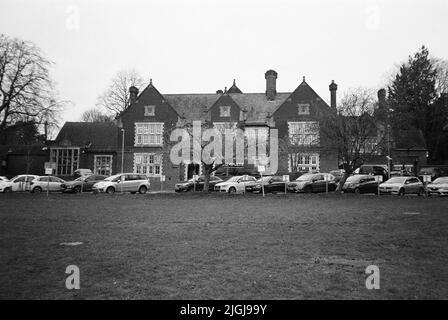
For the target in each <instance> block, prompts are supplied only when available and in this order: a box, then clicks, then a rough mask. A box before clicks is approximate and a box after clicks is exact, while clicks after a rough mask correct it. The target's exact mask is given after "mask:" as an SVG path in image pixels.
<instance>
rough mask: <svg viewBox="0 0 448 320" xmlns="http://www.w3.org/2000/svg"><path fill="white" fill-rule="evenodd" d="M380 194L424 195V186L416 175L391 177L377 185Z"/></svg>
mask: <svg viewBox="0 0 448 320" xmlns="http://www.w3.org/2000/svg"><path fill="white" fill-rule="evenodd" d="M379 190H380V194H388V193H389V194H398V195H399V196H404V195H405V194H410V193H415V194H418V195H419V196H421V195H424V193H425V188H424V187H423V183H422V182H421V181H420V180H419V179H418V178H417V177H392V178H390V179H389V180H387V181H386V182H384V183H382V184H380V185H379Z"/></svg>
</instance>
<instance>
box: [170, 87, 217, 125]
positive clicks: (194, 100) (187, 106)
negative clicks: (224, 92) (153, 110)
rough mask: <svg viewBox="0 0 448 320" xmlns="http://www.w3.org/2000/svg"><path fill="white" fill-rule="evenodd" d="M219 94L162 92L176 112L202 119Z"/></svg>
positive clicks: (191, 117)
mask: <svg viewBox="0 0 448 320" xmlns="http://www.w3.org/2000/svg"><path fill="white" fill-rule="evenodd" d="M220 96H221V94H216V93H215V94H164V95H163V97H164V98H165V101H166V102H168V103H169V104H170V105H171V106H172V107H173V108H174V109H175V110H176V111H177V113H178V114H179V115H180V116H181V117H184V118H187V119H198V120H200V119H203V118H205V116H206V112H207V111H208V110H209V109H210V108H211V106H212V105H213V104H214V103H215V102H216V101H217V100H218V98H219V97H220Z"/></svg>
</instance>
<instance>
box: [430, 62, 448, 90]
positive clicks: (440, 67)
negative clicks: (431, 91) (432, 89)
mask: <svg viewBox="0 0 448 320" xmlns="http://www.w3.org/2000/svg"><path fill="white" fill-rule="evenodd" d="M432 61H433V64H434V66H435V68H436V71H437V75H436V90H437V94H438V95H439V96H440V95H441V94H443V93H448V60H445V59H439V58H434V59H432Z"/></svg>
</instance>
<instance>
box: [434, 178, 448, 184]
mask: <svg viewBox="0 0 448 320" xmlns="http://www.w3.org/2000/svg"><path fill="white" fill-rule="evenodd" d="M433 183H434V184H442V183H448V177H442V178H437V179H436V180H434V182H433Z"/></svg>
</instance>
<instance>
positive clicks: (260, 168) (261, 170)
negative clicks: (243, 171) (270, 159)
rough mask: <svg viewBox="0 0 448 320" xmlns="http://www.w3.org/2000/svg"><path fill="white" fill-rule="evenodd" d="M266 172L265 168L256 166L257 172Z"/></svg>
mask: <svg viewBox="0 0 448 320" xmlns="http://www.w3.org/2000/svg"><path fill="white" fill-rule="evenodd" d="M265 170H266V167H265V166H258V172H264V171H265Z"/></svg>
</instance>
